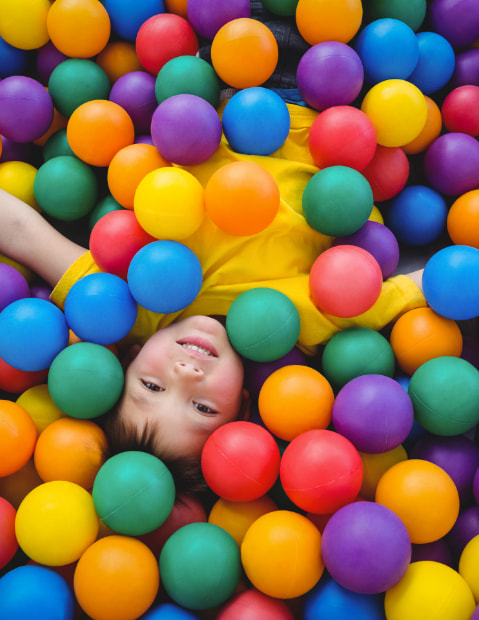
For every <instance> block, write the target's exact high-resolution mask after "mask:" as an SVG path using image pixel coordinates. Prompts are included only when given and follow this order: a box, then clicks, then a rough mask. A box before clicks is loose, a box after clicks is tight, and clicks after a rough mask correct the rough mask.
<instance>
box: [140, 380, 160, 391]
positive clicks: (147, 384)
mask: <svg viewBox="0 0 479 620" xmlns="http://www.w3.org/2000/svg"><path fill="white" fill-rule="evenodd" d="M141 382H142V383H143V385H144V386H145V387H146V389H147V390H150V391H151V392H164V388H162V387H160V386H159V385H156V383H152V382H151V381H144V380H143V379H142V380H141Z"/></svg>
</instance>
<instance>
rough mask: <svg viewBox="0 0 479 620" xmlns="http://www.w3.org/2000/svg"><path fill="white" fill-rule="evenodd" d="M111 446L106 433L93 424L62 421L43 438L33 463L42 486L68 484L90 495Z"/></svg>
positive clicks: (47, 431) (37, 447)
mask: <svg viewBox="0 0 479 620" xmlns="http://www.w3.org/2000/svg"><path fill="white" fill-rule="evenodd" d="M107 451H108V442H107V438H106V435H105V433H104V432H103V430H102V429H101V428H100V427H99V426H98V425H97V424H95V423H94V422H92V421H91V420H76V419H74V418H69V417H62V418H60V419H58V420H56V421H54V422H52V423H51V424H50V425H49V426H47V427H46V428H45V429H44V430H43V431H42V433H41V434H40V436H39V438H38V441H37V443H36V445H35V452H34V461H35V467H36V470H37V472H38V475H39V476H40V478H41V479H42V480H43V482H51V481H52V480H67V481H68V482H74V483H75V484H78V485H79V486H81V487H83V488H84V489H86V490H87V491H88V490H90V489H91V488H92V486H93V481H94V480H95V476H96V475H97V473H98V471H99V469H100V467H101V466H102V465H103V463H104V462H105V461H106V458H107V456H106V455H107Z"/></svg>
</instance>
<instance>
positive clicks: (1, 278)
mask: <svg viewBox="0 0 479 620" xmlns="http://www.w3.org/2000/svg"><path fill="white" fill-rule="evenodd" d="M25 297H30V287H29V285H28V282H27V281H26V279H25V278H24V276H23V275H22V274H21V273H20V272H19V271H18V269H15V267H12V266H11V265H7V264H5V263H0V312H1V311H2V310H3V309H4V308H6V306H8V305H9V304H11V303H13V302H14V301H17V299H24V298H25Z"/></svg>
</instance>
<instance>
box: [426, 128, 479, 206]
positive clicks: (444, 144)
mask: <svg viewBox="0 0 479 620" xmlns="http://www.w3.org/2000/svg"><path fill="white" fill-rule="evenodd" d="M478 165H479V144H478V142H477V140H476V139H475V138H473V137H472V136H470V135H468V134H466V133H461V132H452V133H446V134H443V135H441V136H439V137H438V138H436V140H434V142H432V143H431V145H430V146H429V147H428V149H427V151H426V155H425V157H424V172H425V175H426V178H427V180H428V182H429V184H430V185H431V187H432V188H433V189H435V190H436V191H438V192H440V193H441V194H446V195H448V196H459V195H460V194H464V193H466V192H468V191H471V190H473V189H476V188H477V186H478V185H479V173H478Z"/></svg>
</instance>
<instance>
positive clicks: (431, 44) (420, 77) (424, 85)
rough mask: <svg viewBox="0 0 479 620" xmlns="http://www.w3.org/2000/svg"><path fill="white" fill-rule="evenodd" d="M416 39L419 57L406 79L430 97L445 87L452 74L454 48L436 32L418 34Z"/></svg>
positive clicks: (454, 60) (454, 58)
mask: <svg viewBox="0 0 479 620" xmlns="http://www.w3.org/2000/svg"><path fill="white" fill-rule="evenodd" d="M416 38H417V45H418V50H419V57H418V61H417V64H416V66H415V68H414V71H413V72H412V73H411V74H410V75H409V77H408V78H407V79H408V80H409V82H412V83H413V84H415V85H416V86H417V87H418V88H419V90H420V91H421V92H422V93H423V94H424V95H431V94H434V93H436V92H437V91H439V90H440V89H441V88H443V87H444V86H446V84H447V83H448V82H449V80H450V79H451V77H452V75H453V73H454V67H455V64H456V57H455V55H454V48H453V47H452V45H451V44H450V43H449V41H448V40H447V39H445V38H444V37H442V36H441V35H440V34H438V33H437V32H418V33H417V35H416Z"/></svg>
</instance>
